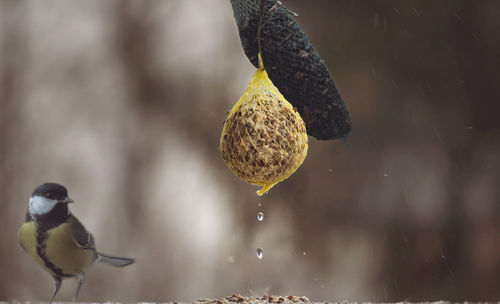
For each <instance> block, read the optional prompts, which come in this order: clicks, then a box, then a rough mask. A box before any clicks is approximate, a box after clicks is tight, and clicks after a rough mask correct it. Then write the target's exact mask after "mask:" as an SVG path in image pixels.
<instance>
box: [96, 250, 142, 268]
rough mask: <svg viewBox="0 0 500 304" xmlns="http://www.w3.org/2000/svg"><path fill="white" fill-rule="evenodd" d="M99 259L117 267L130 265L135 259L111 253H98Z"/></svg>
mask: <svg viewBox="0 0 500 304" xmlns="http://www.w3.org/2000/svg"><path fill="white" fill-rule="evenodd" d="M97 261H99V262H103V263H106V264H109V265H111V266H115V267H124V266H127V265H130V264H132V263H133V262H134V260H133V259H127V258H119V257H114V256H109V255H104V254H102V253H97Z"/></svg>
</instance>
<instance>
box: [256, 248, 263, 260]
mask: <svg viewBox="0 0 500 304" xmlns="http://www.w3.org/2000/svg"><path fill="white" fill-rule="evenodd" d="M263 256H264V250H262V248H257V258H258V259H259V260H262V257H263Z"/></svg>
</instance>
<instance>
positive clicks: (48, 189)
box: [31, 183, 73, 203]
mask: <svg viewBox="0 0 500 304" xmlns="http://www.w3.org/2000/svg"><path fill="white" fill-rule="evenodd" d="M31 196H32V197H34V196H40V197H44V198H46V199H49V200H55V201H57V202H60V203H72V202H73V200H72V199H70V198H69V196H68V190H66V187H64V186H62V185H59V184H56V183H44V184H41V185H40V186H38V187H36V189H35V190H34V191H33V193H32V194H31Z"/></svg>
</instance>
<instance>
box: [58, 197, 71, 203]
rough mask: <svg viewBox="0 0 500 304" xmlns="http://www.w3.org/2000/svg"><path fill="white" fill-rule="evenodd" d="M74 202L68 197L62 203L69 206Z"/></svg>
mask: <svg viewBox="0 0 500 304" xmlns="http://www.w3.org/2000/svg"><path fill="white" fill-rule="evenodd" d="M72 202H73V200H72V199H71V198H69V196H66V198H65V199H63V200H62V201H61V203H66V204H69V203H72Z"/></svg>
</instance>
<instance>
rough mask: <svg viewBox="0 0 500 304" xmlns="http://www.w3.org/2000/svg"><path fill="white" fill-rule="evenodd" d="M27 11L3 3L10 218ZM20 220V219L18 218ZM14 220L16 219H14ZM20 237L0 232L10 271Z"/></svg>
mask: <svg viewBox="0 0 500 304" xmlns="http://www.w3.org/2000/svg"><path fill="white" fill-rule="evenodd" d="M25 13H26V10H25V7H24V3H23V2H19V1H16V0H10V1H1V2H0V172H2V174H0V195H1V197H2V203H1V204H2V213H4V214H7V216H8V217H10V218H16V217H17V216H18V214H16V213H15V212H16V210H17V208H15V207H14V206H13V205H12V204H21V203H22V202H12V200H13V198H14V193H15V186H16V185H19V182H17V181H16V178H17V176H18V174H16V172H17V171H16V170H19V166H18V164H16V163H15V161H16V160H17V159H18V158H16V157H15V155H16V154H17V153H18V152H19V150H20V148H19V147H18V145H19V142H21V140H20V139H19V138H17V136H19V135H21V134H22V132H20V131H19V128H20V127H21V125H22V124H21V123H20V122H19V119H20V114H19V111H20V110H19V104H20V103H21V101H20V94H21V92H20V87H21V84H20V82H21V81H22V74H23V71H24V70H25V68H26V61H27V59H28V58H27V52H26V36H25V30H26V28H25V27H24V23H23V22H19V20H25V18H24V14H25ZM19 221H21V219H20V220H19ZM14 222H15V221H14ZM16 238H17V236H16V235H10V234H5V233H2V234H0V243H1V244H4V245H2V250H0V269H2V272H3V273H5V274H7V273H9V274H15V273H16V264H15V263H11V258H12V254H15V252H16V250H15V249H17V247H15V246H16V244H17V240H16ZM7 283H8V282H1V281H0V295H2V294H6V293H7V291H8V290H9V285H8V284H7Z"/></svg>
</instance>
